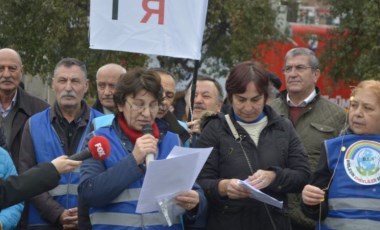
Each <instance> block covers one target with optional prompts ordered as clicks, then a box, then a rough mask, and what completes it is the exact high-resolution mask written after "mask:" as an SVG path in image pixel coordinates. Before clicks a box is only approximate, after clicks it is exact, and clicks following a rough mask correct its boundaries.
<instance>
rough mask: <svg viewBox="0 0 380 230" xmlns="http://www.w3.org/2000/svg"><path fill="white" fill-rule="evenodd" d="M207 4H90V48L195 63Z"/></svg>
mask: <svg viewBox="0 0 380 230" xmlns="http://www.w3.org/2000/svg"><path fill="white" fill-rule="evenodd" d="M207 5H208V0H91V7H90V48H91V49H104V50H116V51H127V52H133V53H144V54H153V55H163V56H170V57H179V58H190V59H196V60H199V59H200V57H201V47H202V38H203V32H204V28H205V21H206V14H207Z"/></svg>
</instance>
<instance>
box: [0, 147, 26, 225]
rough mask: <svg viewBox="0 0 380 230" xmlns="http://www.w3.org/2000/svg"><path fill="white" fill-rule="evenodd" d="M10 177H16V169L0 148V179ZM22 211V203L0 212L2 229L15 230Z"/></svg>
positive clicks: (6, 153)
mask: <svg viewBox="0 0 380 230" xmlns="http://www.w3.org/2000/svg"><path fill="white" fill-rule="evenodd" d="M11 175H17V171H16V168H15V166H14V164H13V162H12V159H11V158H10V156H9V154H8V152H6V151H5V150H4V149H3V148H0V178H2V179H6V178H8V177H9V176H11ZM23 209H24V204H23V203H18V204H15V205H13V206H11V207H8V208H5V209H3V210H1V211H0V223H1V224H2V226H3V229H4V230H6V229H15V228H16V226H17V224H18V222H19V220H20V218H21V213H22V211H23Z"/></svg>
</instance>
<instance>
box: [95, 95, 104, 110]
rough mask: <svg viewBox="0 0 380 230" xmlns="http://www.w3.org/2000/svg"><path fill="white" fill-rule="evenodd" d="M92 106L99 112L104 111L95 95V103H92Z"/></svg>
mask: <svg viewBox="0 0 380 230" xmlns="http://www.w3.org/2000/svg"><path fill="white" fill-rule="evenodd" d="M92 108H93V109H96V110H98V111H99V112H101V113H104V109H103V106H102V104H101V103H100V100H99V98H98V97H97V96H96V101H95V103H94V104H93V105H92Z"/></svg>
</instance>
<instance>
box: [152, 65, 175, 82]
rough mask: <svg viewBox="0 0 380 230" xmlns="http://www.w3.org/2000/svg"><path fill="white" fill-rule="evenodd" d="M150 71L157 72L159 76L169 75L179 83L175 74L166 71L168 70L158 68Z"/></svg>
mask: <svg viewBox="0 0 380 230" xmlns="http://www.w3.org/2000/svg"><path fill="white" fill-rule="evenodd" d="M149 70H152V71H155V72H157V73H159V74H166V75H169V76H171V77H172V78H173V80H174V82H176V83H177V81H178V79H177V77H176V76H175V75H174V74H172V73H171V72H170V71H168V70H166V69H163V68H159V67H157V68H150V69H149Z"/></svg>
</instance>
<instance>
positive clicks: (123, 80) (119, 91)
mask: <svg viewBox="0 0 380 230" xmlns="http://www.w3.org/2000/svg"><path fill="white" fill-rule="evenodd" d="M140 90H146V91H148V92H150V93H152V94H153V96H154V97H155V98H156V99H157V100H158V102H159V103H161V102H162V99H163V98H162V87H161V80H160V76H159V75H158V74H157V72H155V71H153V70H146V69H144V68H140V67H138V68H134V69H132V70H130V71H128V72H127V73H125V74H122V75H121V77H120V78H119V80H118V82H117V84H116V89H115V93H114V95H113V99H114V102H115V104H116V105H124V104H125V102H126V97H127V96H128V95H133V97H135V96H136V94H137V93H138V92H139V91H140Z"/></svg>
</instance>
